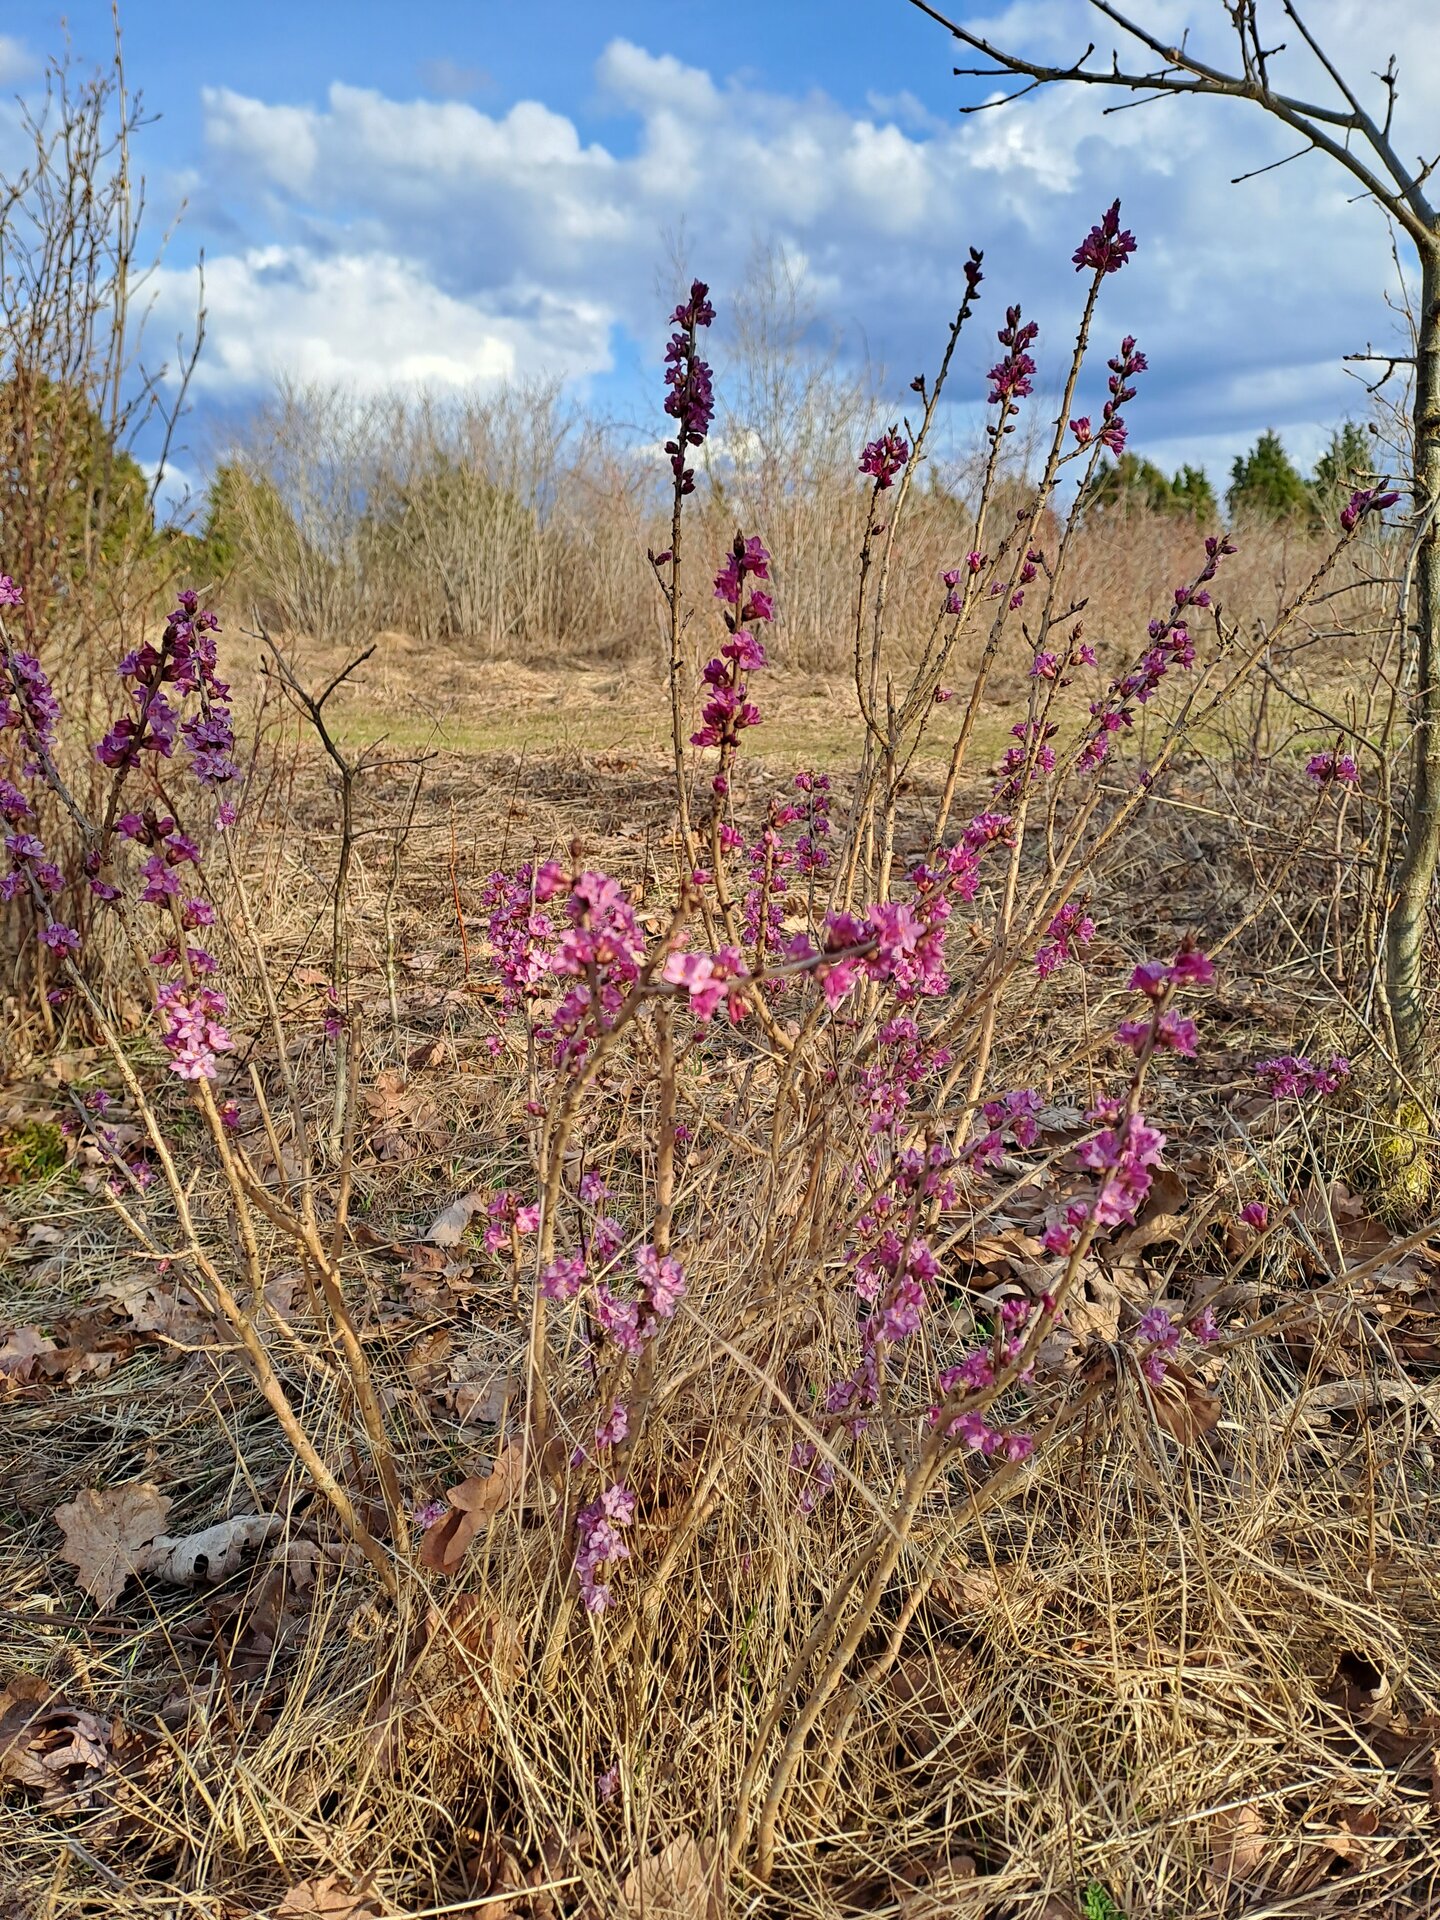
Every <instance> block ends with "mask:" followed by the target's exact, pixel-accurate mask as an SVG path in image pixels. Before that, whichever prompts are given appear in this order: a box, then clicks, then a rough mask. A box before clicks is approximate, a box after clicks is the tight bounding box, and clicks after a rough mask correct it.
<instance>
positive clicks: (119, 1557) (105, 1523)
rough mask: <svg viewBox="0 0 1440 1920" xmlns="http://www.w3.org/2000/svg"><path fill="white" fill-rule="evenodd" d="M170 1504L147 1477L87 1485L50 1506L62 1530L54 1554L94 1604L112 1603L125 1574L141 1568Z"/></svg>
mask: <svg viewBox="0 0 1440 1920" xmlns="http://www.w3.org/2000/svg"><path fill="white" fill-rule="evenodd" d="M170 1505H171V1503H170V1500H169V1498H168V1496H167V1495H165V1494H163V1493H161V1491H160V1489H159V1488H158V1487H157V1486H155V1484H154V1483H153V1482H152V1481H149V1480H131V1481H129V1482H128V1483H127V1484H126V1485H124V1486H121V1487H110V1488H107V1489H106V1490H105V1491H104V1492H103V1493H102V1492H101V1491H100V1490H99V1489H98V1488H96V1487H87V1488H86V1489H85V1491H84V1492H83V1493H82V1494H78V1495H77V1496H76V1498H75V1499H74V1500H72V1501H71V1502H70V1503H69V1505H68V1506H64V1507H57V1508H56V1509H55V1523H56V1525H57V1526H58V1527H59V1528H60V1530H61V1532H62V1533H63V1534H64V1535H65V1544H64V1546H63V1547H61V1549H60V1558H61V1559H62V1560H64V1561H65V1562H67V1564H68V1565H70V1566H72V1567H74V1569H75V1575H76V1578H77V1579H78V1580H79V1582H80V1585H81V1586H82V1587H83V1588H84V1590H85V1592H86V1593H88V1594H89V1595H90V1598H91V1599H92V1600H94V1601H95V1602H96V1603H97V1605H99V1606H102V1607H108V1606H112V1605H113V1604H114V1602H115V1601H116V1600H118V1599H119V1597H120V1590H121V1588H122V1587H123V1586H124V1585H125V1582H126V1581H127V1580H128V1579H129V1577H130V1575H131V1574H132V1573H138V1572H139V1571H140V1570H141V1568H142V1566H143V1565H144V1561H145V1554H146V1550H147V1549H148V1548H149V1546H150V1544H151V1542H152V1541H153V1540H154V1539H155V1538H156V1536H157V1535H158V1534H159V1533H160V1532H161V1531H162V1529H163V1528H164V1525H165V1519H166V1516H167V1515H168V1513H169V1512H170Z"/></svg>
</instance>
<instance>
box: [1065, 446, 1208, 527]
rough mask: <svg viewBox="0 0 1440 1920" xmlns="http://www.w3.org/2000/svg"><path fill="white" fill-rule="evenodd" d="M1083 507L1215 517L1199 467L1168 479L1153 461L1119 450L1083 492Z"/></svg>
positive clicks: (1184, 468)
mask: <svg viewBox="0 0 1440 1920" xmlns="http://www.w3.org/2000/svg"><path fill="white" fill-rule="evenodd" d="M1084 505H1085V507H1086V508H1099V509H1102V510H1103V509H1107V508H1110V507H1132V508H1139V509H1142V510H1144V511H1148V512H1150V513H1173V514H1188V515H1190V516H1192V517H1193V518H1194V519H1196V520H1214V519H1216V518H1217V517H1218V510H1217V507H1216V501H1215V490H1214V488H1213V487H1212V486H1211V485H1210V482H1209V481H1208V480H1207V479H1206V477H1205V475H1204V473H1203V471H1202V470H1201V469H1200V468H1199V467H1182V468H1181V469H1180V471H1179V473H1177V474H1176V475H1175V477H1174V479H1173V480H1169V479H1167V478H1166V477H1165V475H1164V474H1163V473H1162V472H1161V470H1160V468H1159V467H1157V466H1156V465H1155V463H1154V461H1153V460H1146V459H1143V458H1142V457H1141V456H1140V455H1139V454H1136V453H1130V452H1126V453H1122V454H1121V456H1120V458H1119V459H1118V460H1115V461H1109V460H1107V461H1106V462H1105V464H1104V465H1103V466H1102V467H1101V468H1100V469H1099V470H1098V472H1097V473H1096V475H1095V477H1094V479H1093V480H1092V481H1091V483H1090V486H1089V488H1088V490H1087V492H1086V495H1085V500H1084Z"/></svg>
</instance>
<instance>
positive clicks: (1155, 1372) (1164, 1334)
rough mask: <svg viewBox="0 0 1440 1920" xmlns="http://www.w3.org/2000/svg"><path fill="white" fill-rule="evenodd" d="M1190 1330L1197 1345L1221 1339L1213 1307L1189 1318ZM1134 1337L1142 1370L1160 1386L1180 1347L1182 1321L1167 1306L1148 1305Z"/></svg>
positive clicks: (1206, 1307)
mask: <svg viewBox="0 0 1440 1920" xmlns="http://www.w3.org/2000/svg"><path fill="white" fill-rule="evenodd" d="M1188 1332H1189V1334H1190V1336H1191V1338H1192V1339H1193V1340H1194V1341H1195V1343H1196V1344H1197V1346H1202V1347H1208V1346H1211V1345H1213V1344H1214V1342H1215V1341H1216V1340H1218V1339H1219V1338H1220V1327H1219V1324H1218V1323H1217V1321H1216V1319H1215V1312H1214V1309H1213V1308H1212V1307H1209V1306H1205V1307H1202V1308H1201V1309H1200V1311H1199V1312H1198V1313H1197V1314H1195V1315H1194V1316H1193V1318H1192V1319H1191V1320H1190V1322H1189V1326H1188ZM1131 1338H1132V1339H1133V1340H1134V1341H1135V1343H1136V1344H1137V1345H1138V1346H1139V1348H1140V1371H1141V1372H1142V1373H1143V1374H1144V1375H1145V1378H1146V1379H1147V1380H1148V1381H1149V1382H1150V1383H1151V1385H1152V1386H1156V1387H1158V1386H1159V1385H1160V1384H1161V1382H1162V1381H1163V1380H1164V1378H1165V1376H1166V1374H1167V1373H1168V1372H1169V1371H1170V1363H1171V1362H1172V1361H1173V1360H1174V1358H1175V1355H1176V1354H1177V1353H1178V1352H1179V1350H1180V1339H1181V1328H1180V1325H1179V1323H1178V1322H1177V1321H1176V1320H1175V1318H1174V1316H1173V1315H1171V1314H1169V1313H1167V1312H1166V1311H1165V1309H1164V1307H1161V1306H1153V1307H1147V1308H1146V1310H1145V1312H1144V1313H1142V1314H1141V1316H1140V1318H1139V1320H1138V1322H1137V1323H1136V1325H1135V1327H1134V1330H1133V1332H1132V1335H1131Z"/></svg>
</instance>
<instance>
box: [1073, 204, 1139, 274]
mask: <svg viewBox="0 0 1440 1920" xmlns="http://www.w3.org/2000/svg"><path fill="white" fill-rule="evenodd" d="M1134 251H1135V236H1134V234H1133V233H1131V232H1130V231H1129V230H1128V229H1126V230H1124V231H1122V230H1121V226H1120V202H1119V201H1118V200H1116V201H1115V202H1114V204H1113V205H1112V206H1110V207H1109V208H1107V210H1106V211H1105V213H1104V214H1103V215H1102V216H1101V219H1100V222H1099V224H1098V225H1097V226H1093V227H1092V228H1091V229H1090V231H1089V233H1087V234H1086V236H1085V238H1084V239H1083V240H1082V241H1081V242H1080V244H1079V246H1078V247H1077V248H1076V249H1075V251H1074V253H1073V254H1072V255H1071V256H1070V257H1071V259H1072V260H1073V261H1074V263H1075V268H1076V271H1077V272H1081V271H1083V270H1084V269H1085V268H1086V267H1089V268H1090V269H1091V270H1092V271H1093V272H1095V273H1099V274H1106V273H1118V272H1119V271H1120V269H1121V268H1122V267H1123V266H1124V264H1125V262H1126V261H1127V260H1128V259H1129V258H1130V255H1131V254H1132V253H1134Z"/></svg>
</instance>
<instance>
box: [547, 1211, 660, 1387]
mask: <svg viewBox="0 0 1440 1920" xmlns="http://www.w3.org/2000/svg"><path fill="white" fill-rule="evenodd" d="M623 1237H624V1235H623V1232H622V1230H621V1228H620V1226H619V1223H618V1222H616V1221H614V1220H610V1219H608V1218H602V1219H600V1220H598V1221H597V1222H596V1223H595V1225H594V1227H593V1229H592V1231H591V1234H590V1238H589V1244H588V1247H587V1248H586V1250H585V1251H584V1252H581V1253H571V1254H562V1255H561V1256H560V1257H559V1258H558V1259H556V1260H552V1261H551V1263H550V1265H549V1266H548V1267H546V1269H545V1271H544V1272H543V1273H542V1274H541V1275H540V1282H539V1285H540V1292H541V1295H542V1297H543V1298H544V1299H546V1300H553V1301H557V1302H559V1303H560V1304H562V1305H564V1304H568V1303H569V1302H570V1301H572V1300H577V1299H578V1298H579V1297H580V1295H581V1293H582V1292H583V1291H584V1290H585V1288H586V1287H587V1286H589V1288H590V1306H591V1311H592V1314H593V1318H594V1323H595V1325H596V1326H597V1327H598V1328H599V1330H600V1332H601V1333H602V1334H603V1335H604V1337H605V1338H606V1339H607V1340H609V1341H610V1342H611V1344H612V1345H613V1346H614V1347H615V1348H616V1350H617V1351H618V1352H620V1353H623V1354H625V1355H626V1356H627V1357H628V1358H629V1359H632V1360H638V1359H639V1357H640V1355H641V1354H642V1353H643V1352H644V1350H645V1348H646V1346H647V1345H648V1344H649V1342H650V1341H652V1340H653V1339H654V1338H655V1336H656V1335H657V1334H658V1333H659V1331H660V1328H661V1325H662V1323H663V1322H664V1321H666V1320H669V1319H671V1318H673V1316H674V1313H675V1309H676V1307H677V1306H678V1305H679V1304H680V1302H681V1300H682V1299H683V1298H684V1297H685V1284H686V1283H685V1269H684V1268H683V1267H682V1266H681V1264H680V1262H679V1261H678V1260H677V1259H676V1258H675V1257H674V1255H673V1254H662V1253H659V1252H657V1251H656V1249H655V1248H654V1247H652V1246H649V1245H646V1246H642V1247H640V1248H639V1249H638V1250H637V1252H636V1254H635V1282H636V1292H635V1295H634V1297H633V1298H626V1297H625V1296H623V1295H621V1294H619V1293H617V1292H616V1290H615V1288H614V1287H613V1286H612V1284H611V1280H610V1270H611V1269H612V1268H613V1265H614V1261H615V1256H616V1254H617V1253H618V1252H619V1248H620V1243H621V1241H622V1239H623Z"/></svg>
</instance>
